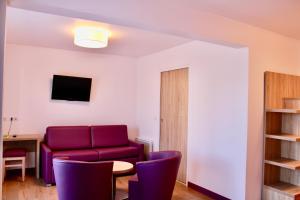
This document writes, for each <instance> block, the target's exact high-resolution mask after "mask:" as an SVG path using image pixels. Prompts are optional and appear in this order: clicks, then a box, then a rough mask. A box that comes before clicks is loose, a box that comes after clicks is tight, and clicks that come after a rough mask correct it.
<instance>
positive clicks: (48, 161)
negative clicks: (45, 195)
mask: <svg viewBox="0 0 300 200" xmlns="http://www.w3.org/2000/svg"><path fill="white" fill-rule="evenodd" d="M41 156H42V163H41V164H42V178H43V179H44V181H45V183H46V184H52V182H53V181H52V180H53V177H52V176H53V170H52V168H53V167H52V166H53V165H52V158H53V156H52V151H51V149H50V148H49V147H48V146H47V145H46V144H45V143H42V144H41Z"/></svg>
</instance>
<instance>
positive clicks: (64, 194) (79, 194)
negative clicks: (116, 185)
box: [53, 158, 113, 200]
mask: <svg viewBox="0 0 300 200" xmlns="http://www.w3.org/2000/svg"><path fill="white" fill-rule="evenodd" d="M53 168H54V175H55V180H56V186H57V192H58V199H59V200H82V199H89V200H99V199H103V200H112V168H113V162H110V161H104V162H83V161H73V160H63V159H57V158H55V159H53Z"/></svg>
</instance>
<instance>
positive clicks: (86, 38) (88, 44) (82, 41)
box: [74, 27, 109, 48]
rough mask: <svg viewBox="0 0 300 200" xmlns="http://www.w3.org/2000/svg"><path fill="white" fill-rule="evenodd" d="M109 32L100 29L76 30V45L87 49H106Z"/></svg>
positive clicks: (83, 28) (84, 28) (86, 28)
mask: <svg viewBox="0 0 300 200" xmlns="http://www.w3.org/2000/svg"><path fill="white" fill-rule="evenodd" d="M108 36H109V32H108V31H107V30H104V29H101V28H98V27H79V28H76V29H75V35H74V44H75V45H77V46H80V47H85V48H104V47H107V44H108Z"/></svg>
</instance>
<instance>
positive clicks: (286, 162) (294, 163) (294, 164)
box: [265, 158, 300, 170]
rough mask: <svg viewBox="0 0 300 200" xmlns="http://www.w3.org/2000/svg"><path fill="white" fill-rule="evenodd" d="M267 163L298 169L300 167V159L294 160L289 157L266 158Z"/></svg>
mask: <svg viewBox="0 0 300 200" xmlns="http://www.w3.org/2000/svg"><path fill="white" fill-rule="evenodd" d="M265 163H266V164H270V165H275V166H278V167H283V168H287V169H291V170H296V169H299V168H300V160H293V159H289V158H278V159H269V160H265Z"/></svg>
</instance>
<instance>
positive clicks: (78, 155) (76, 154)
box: [53, 149, 99, 161]
mask: <svg viewBox="0 0 300 200" xmlns="http://www.w3.org/2000/svg"><path fill="white" fill-rule="evenodd" d="M57 157H68V158H69V159H70V160H78V161H97V160H98V158H99V155H98V152H96V151H94V150H90V149H81V150H66V151H54V152H53V158H57Z"/></svg>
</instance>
